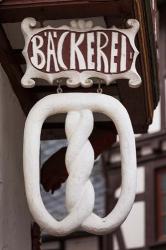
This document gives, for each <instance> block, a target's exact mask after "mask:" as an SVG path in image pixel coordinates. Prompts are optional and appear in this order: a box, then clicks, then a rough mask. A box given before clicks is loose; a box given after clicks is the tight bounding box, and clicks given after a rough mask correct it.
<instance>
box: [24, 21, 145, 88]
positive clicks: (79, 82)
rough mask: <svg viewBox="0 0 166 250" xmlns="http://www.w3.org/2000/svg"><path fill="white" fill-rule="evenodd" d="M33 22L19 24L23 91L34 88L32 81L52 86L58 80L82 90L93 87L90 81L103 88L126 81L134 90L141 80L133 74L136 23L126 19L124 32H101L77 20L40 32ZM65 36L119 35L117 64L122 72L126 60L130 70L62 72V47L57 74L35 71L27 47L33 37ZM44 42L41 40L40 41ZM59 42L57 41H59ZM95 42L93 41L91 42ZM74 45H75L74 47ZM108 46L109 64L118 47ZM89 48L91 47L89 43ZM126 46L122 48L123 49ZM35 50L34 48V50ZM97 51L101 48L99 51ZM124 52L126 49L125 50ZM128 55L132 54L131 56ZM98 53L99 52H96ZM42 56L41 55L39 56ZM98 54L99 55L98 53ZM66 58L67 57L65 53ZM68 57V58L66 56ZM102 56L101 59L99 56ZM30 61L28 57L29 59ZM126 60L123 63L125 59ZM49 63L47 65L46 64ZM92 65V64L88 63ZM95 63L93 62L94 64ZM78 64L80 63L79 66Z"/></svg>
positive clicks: (135, 53)
mask: <svg viewBox="0 0 166 250" xmlns="http://www.w3.org/2000/svg"><path fill="white" fill-rule="evenodd" d="M36 26H37V21H36V20H35V19H34V18H30V17H29V18H26V19H24V20H23V22H22V32H23V34H24V38H25V47H24V50H23V55H24V57H25V60H26V64H27V68H26V72H25V74H24V76H23V78H22V81H21V83H22V85H23V86H24V87H26V88H31V87H33V86H35V80H34V79H35V78H39V79H44V80H46V81H47V82H49V83H50V84H53V82H54V81H55V80H57V79H59V78H66V79H67V80H66V85H67V86H68V87H72V88H73V87H78V86H82V87H90V86H92V85H93V83H94V82H93V78H100V79H102V81H103V82H104V83H105V84H106V85H109V84H110V83H111V82H113V81H115V80H117V79H128V80H129V86H130V87H138V86H140V84H141V77H140V76H139V74H138V72H137V70H136V59H137V56H138V54H139V52H138V50H137V48H136V46H135V36H136V34H137V32H138V30H139V22H138V21H137V20H135V19H129V20H128V21H127V26H128V28H126V29H118V28H116V27H112V28H108V29H107V28H103V27H99V26H97V27H93V22H91V21H84V20H78V21H72V22H71V27H70V26H65V25H64V26H61V27H58V28H53V27H51V26H47V27H42V28H37V27H36ZM61 31H62V33H63V32H66V34H67V33H68V34H71V33H78V34H87V33H90V32H91V33H92V32H94V33H95V34H96V32H98V34H99V33H100V34H101V33H103V34H106V35H107V34H108V32H110V34H113V33H114V34H120V36H121V38H124V41H122V42H121V47H120V50H119V51H120V53H121V64H122V67H121V69H122V68H125V66H124V65H123V63H124V62H123V61H124V59H125V58H126V57H127V56H128V57H129V58H130V62H131V63H130V67H129V68H128V69H127V70H124V71H119V72H107V73H105V72H102V70H101V71H100V70H98V71H96V70H89V69H86V70H84V69H83V70H77V69H75V70H73V68H72V69H71V68H66V69H65V65H64V63H63V61H62V50H63V47H62V46H63V45H62V44H60V50H61V57H60V60H61V65H62V66H64V69H63V70H59V72H51V71H50V72H45V71H43V70H41V69H39V68H37V67H35V66H34V65H35V60H36V58H35V57H33V62H34V64H33V63H32V60H31V59H30V55H29V54H30V53H32V52H31V51H30V49H29V48H30V46H31V47H32V45H30V44H32V39H33V37H35V36H37V35H38V37H39V34H42V35H43V34H44V35H43V37H44V36H46V35H47V33H49V32H55V33H56V32H57V33H58V32H61ZM43 39H44V38H43ZM64 39H65V37H63V39H61V41H62V40H63V42H64ZM59 40H60V39H59ZM95 42H96V41H95ZM75 44H76V43H75ZM110 44H111V46H112V47H113V48H114V58H113V60H114V59H115V58H116V56H117V55H116V52H117V51H116V50H117V48H116V46H118V44H116V43H114V44H113V40H111V41H110ZM126 44H128V47H129V46H130V48H131V49H130V51H128V54H127V52H126V54H127V56H126V54H125V52H124V51H125V49H126V48H127V45H126ZM91 45H92V40H91ZM125 46H126V47H125ZM36 48H37V47H36ZM92 49H93V48H92V47H91V57H92V55H93V52H92ZM100 49H101V47H100ZM126 51H127V49H126ZM131 51H132V52H131ZM47 52H48V50H47ZM100 52H101V50H100ZM41 53H43V55H44V52H41ZM101 53H102V52H101ZM69 54H70V53H69ZM70 55H71V54H70ZM102 56H103V55H102ZM31 58H32V57H31ZM126 60H127V59H126ZM50 63H51V62H50ZM91 63H92V61H91ZM96 63H97V62H96ZM80 64H81V63H80ZM110 65H111V60H110Z"/></svg>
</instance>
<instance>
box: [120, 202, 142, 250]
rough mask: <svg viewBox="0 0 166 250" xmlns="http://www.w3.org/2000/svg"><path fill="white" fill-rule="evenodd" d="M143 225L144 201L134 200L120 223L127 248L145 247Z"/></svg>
mask: <svg viewBox="0 0 166 250" xmlns="http://www.w3.org/2000/svg"><path fill="white" fill-rule="evenodd" d="M145 225H146V223H145V202H144V201H141V202H136V203H135V204H134V206H133V209H132V211H131V213H130V215H129V216H128V218H127V219H126V221H125V222H124V223H123V225H122V233H123V236H124V240H125V243H126V248H127V249H130V248H132V249H133V248H141V247H145V244H146V242H145V235H146V233H145Z"/></svg>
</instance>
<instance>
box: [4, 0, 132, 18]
mask: <svg viewBox="0 0 166 250" xmlns="http://www.w3.org/2000/svg"><path fill="white" fill-rule="evenodd" d="M131 11H132V1H131V0H125V1H117V0H105V1H104V0H103V1H99V0H89V1H84V0H83V1H59V0H57V1H54V0H49V1H46V0H45V1H43V0H36V1H29V0H25V1H17V0H6V1H2V2H1V3H0V22H2V23H3V22H4V23H5V22H20V21H22V20H23V19H24V18H25V17H27V16H31V17H35V18H36V19H38V20H55V19H62V18H65V19H67V18H80V17H92V16H110V15H111V16H114V15H129V14H130V13H131Z"/></svg>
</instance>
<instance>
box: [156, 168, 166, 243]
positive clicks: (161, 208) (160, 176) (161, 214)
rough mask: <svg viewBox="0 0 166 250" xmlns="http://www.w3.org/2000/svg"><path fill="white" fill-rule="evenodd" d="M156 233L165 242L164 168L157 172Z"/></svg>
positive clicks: (165, 192) (165, 187)
mask: <svg viewBox="0 0 166 250" xmlns="http://www.w3.org/2000/svg"><path fill="white" fill-rule="evenodd" d="M157 232H158V239H159V240H166V168H164V169H160V170H158V171H157Z"/></svg>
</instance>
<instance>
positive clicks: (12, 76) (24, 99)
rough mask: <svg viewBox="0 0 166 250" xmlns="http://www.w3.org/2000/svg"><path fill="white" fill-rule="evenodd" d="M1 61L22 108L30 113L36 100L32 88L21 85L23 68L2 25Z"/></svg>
mask: <svg viewBox="0 0 166 250" xmlns="http://www.w3.org/2000/svg"><path fill="white" fill-rule="evenodd" d="M0 63H1V65H2V67H3V69H4V71H5V72H6V74H7V76H8V78H9V81H10V83H11V86H12V88H13V91H14V92H15V94H16V96H17V98H18V100H19V102H20V105H21V108H22V110H23V111H24V113H25V114H27V113H28V111H29V110H30V108H31V107H32V105H33V104H34V102H35V100H34V98H33V95H32V90H31V89H24V88H23V87H22V86H21V78H22V75H23V73H22V70H21V68H20V66H19V65H18V64H17V63H16V60H15V58H14V57H13V55H12V48H11V45H10V43H9V41H8V39H7V37H6V34H5V32H4V30H3V28H2V26H1V25H0Z"/></svg>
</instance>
